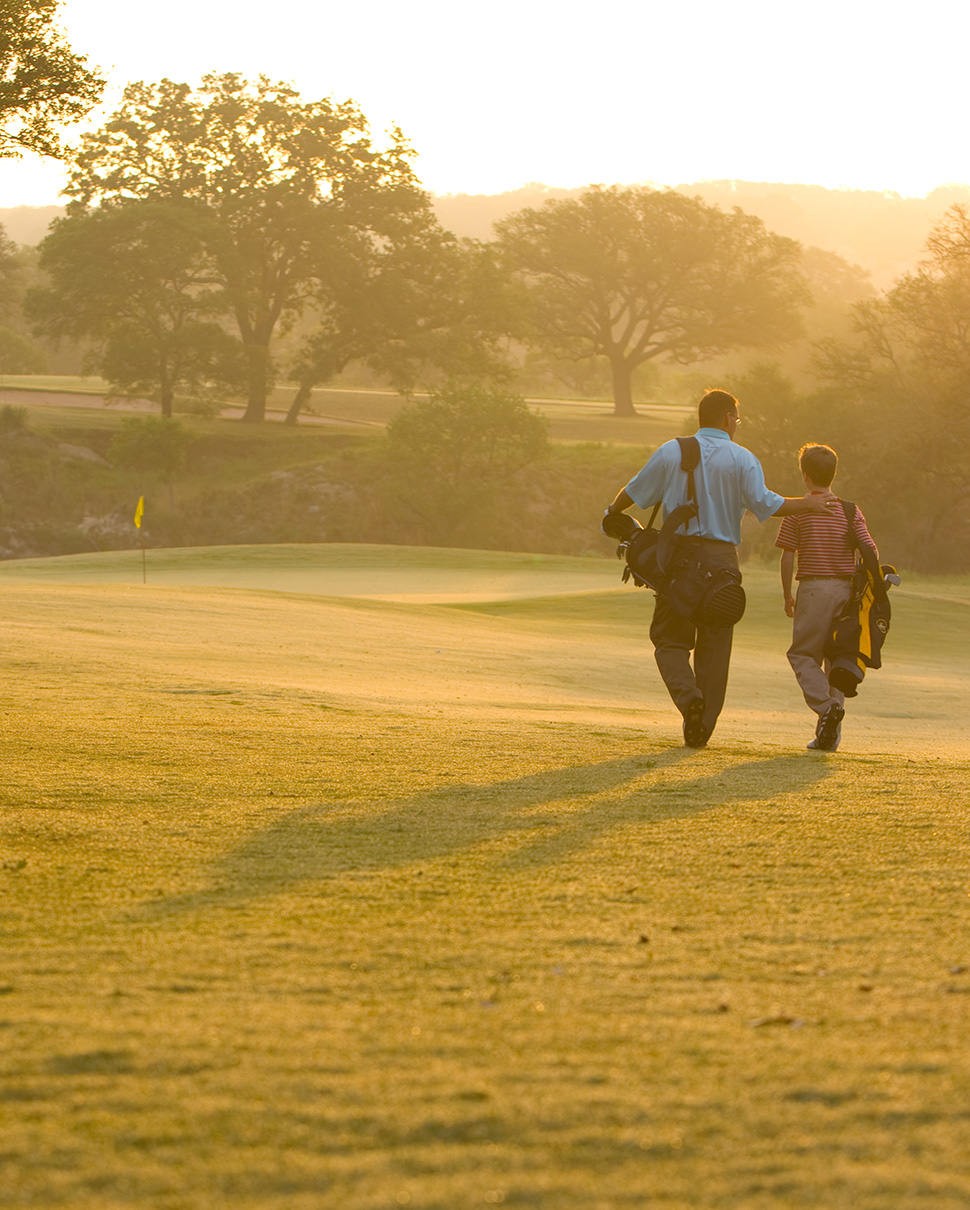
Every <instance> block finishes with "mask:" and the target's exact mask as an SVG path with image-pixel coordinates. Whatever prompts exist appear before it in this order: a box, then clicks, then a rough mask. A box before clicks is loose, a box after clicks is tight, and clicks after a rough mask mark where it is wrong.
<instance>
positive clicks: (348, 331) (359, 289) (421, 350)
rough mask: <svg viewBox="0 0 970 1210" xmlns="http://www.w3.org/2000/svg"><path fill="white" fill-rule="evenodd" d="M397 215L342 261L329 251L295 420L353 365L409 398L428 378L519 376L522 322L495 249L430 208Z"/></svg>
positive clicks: (297, 370)
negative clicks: (452, 228) (513, 362)
mask: <svg viewBox="0 0 970 1210" xmlns="http://www.w3.org/2000/svg"><path fill="white" fill-rule="evenodd" d="M422 196H423V195H422ZM393 217H394V222H393V223H392V224H390V225H387V224H385V225H382V227H380V228H375V230H374V231H373V232H372V233H365V232H362V231H358V238H357V240H356V242H355V243H354V244H351V243H350V242H349V241H346V242H345V243H344V245H343V250H344V255H342V256H341V255H340V249H338V248H334V249H332V250H330V249H326V250H323V249H321V250H322V251H324V256H323V257H322V258H321V262H322V263H320V265H319V267H318V268H317V271H316V274H315V296H316V316H317V322H316V325H315V326H314V327H313V328H312V329H311V331H310V333H309V334H308V336H307V337H306V338H305V340H304V342H303V344H302V346H301V347H300V350H299V352H298V354H297V358H296V361H295V364H294V367H293V371H294V376H295V377H296V379H297V382H298V383H299V386H298V389H297V392H296V395H295V397H294V399H293V404H292V406H291V408H290V412H289V415H288V416H287V421H288V422H290V423H295V421H296V418H297V416H298V414H299V412H300V410H301V408H302V407H303V406H304V404H305V403H306V401H307V400H308V399H309V397H310V394H311V392H312V390H313V388H314V387H316V386H319V385H320V384H321V383H324V382H326V381H327V380H328V379H329V378H331V377H333V376H334V375H335V374H337V373H339V371H340V370H342V369H343V368H344V366H346V365H347V364H348V362H350V361H355V360H361V361H364V362H366V363H367V364H369V365H370V366H371V367H372V368H373V369H375V370H376V371H377V372H378V373H380V374H381V375H382V376H383V377H384V378H385V379H386V380H387V381H389V382H390V383H391V384H392V385H393V386H395V387H396V388H397V389H398V390H400V391H401V392H402V393H404V394H410V393H411V392H412V391H414V389H415V388H416V386H417V384H418V382H419V380H420V378H421V377H422V375H431V376H432V377H433V376H434V375H435V374H436V373H439V374H441V375H443V377H444V378H445V379H459V378H460V379H462V380H486V379H489V380H493V381H497V380H500V379H507V378H508V377H510V376H511V369H510V367H509V365H508V361H507V357H506V355H505V351H504V348H503V340H504V337H505V335H506V333H507V332H508V331H509V330H510V329H511V328H512V327H514V322H515V321H514V320H513V319H512V317H511V312H510V309H509V302H508V297H507V281H506V278H505V276H504V274H502V273H501V272H500V271H499V269H498V267H497V266H496V265H495V261H494V255H493V251H492V249H491V248H489V247H488V246H486V245H482V244H478V243H476V242H474V241H472V240H462V241H459V240H457V239H455V237H454V236H452V235H451V234H450V233H448V232H446V231H443V230H442V229H441V228H440V226H439V225H438V223H437V220H436V219H435V217H434V214H433V211H432V210H431V205H430V201H428V200H425V202H424V204H423V205H421V206H420V207H415V208H414V209H413V211H412V212H411V213H410V214H408V215H402V214H401V213H400V212H398V213H397V214H396V215H394V216H393ZM328 253H329V255H328ZM347 253H350V255H348V254H347Z"/></svg>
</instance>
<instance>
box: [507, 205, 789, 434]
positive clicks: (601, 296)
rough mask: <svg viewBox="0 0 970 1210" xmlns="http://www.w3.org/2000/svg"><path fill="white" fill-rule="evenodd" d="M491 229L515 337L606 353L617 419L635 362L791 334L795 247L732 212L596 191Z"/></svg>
mask: <svg viewBox="0 0 970 1210" xmlns="http://www.w3.org/2000/svg"><path fill="white" fill-rule="evenodd" d="M496 230H497V231H498V235H499V242H500V244H501V246H502V248H503V249H504V251H505V254H506V256H507V257H508V260H509V263H510V265H511V266H512V267H513V268H514V270H516V271H517V272H518V274H519V275H520V277H521V280H522V282H523V283H524V286H525V290H526V294H527V298H528V301H529V305H530V306H529V309H530V321H531V329H527V330H526V333H525V334H526V335H527V337H528V338H529V339H530V340H531V341H532V342H534V343H536V344H539V345H542V346H544V347H546V348H548V349H549V350H550V351H552V352H553V353H555V354H556V355H558V356H561V357H573V358H576V359H579V360H583V359H588V358H597V357H601V358H605V359H607V361H608V362H609V364H610V368H611V372H612V379H613V395H614V406H615V411H616V413H617V414H618V415H632V414H635V409H634V407H633V399H632V389H631V375H632V373H633V371H634V369H636V367H637V366H639V365H641V364H643V363H644V362H645V361H648V360H650V359H652V358H659V357H664V358H668V359H670V360H673V361H677V362H681V363H685V364H686V363H689V362H691V361H695V360H700V359H702V358H705V357H710V356H712V355H714V354H717V353H725V352H728V351H730V350H732V349H738V348H744V347H759V346H766V345H771V344H772V343H774V342H779V341H783V340H787V339H791V338H792V337H793V336H795V335H797V333H798V331H799V316H798V311H799V307H800V306H801V305H802V304H803V303H804V302H805V301H806V300H807V297H808V296H807V291H806V285H805V281H804V278H803V277H802V275H801V273H800V271H799V255H800V248H799V245H798V244H797V243H796V242H795V241H794V240H790V239H784V238H783V237H781V236H778V235H772V234H771V233H769V232H768V231H766V230H765V227H764V224H763V223H762V222H761V220H760V219H757V218H754V217H752V216H751V215H747V214H744V213H742V212H741V211H740V210H734V211H732V212H731V213H725V212H724V211H722V210H719V209H718V208H717V207H716V206H708V205H705V203H703V202H702V201H700V200H699V199H698V198H689V197H684V196H683V195H681V194H678V193H674V192H671V191H667V192H660V191H657V190H653V189H648V188H630V189H621V188H619V187H614V188H611V189H600V188H595V189H591V190H589V191H588V192H587V193H585V194H583V195H582V196H581V197H580V198H578V199H573V198H568V199H562V200H552V201H547V202H546V203H545V204H544V205H543V206H542V207H540V208H538V209H526V210H523V211H521V212H519V213H518V214H514V215H511V216H510V217H508V218H506V219H504V220H502V221H501V222H500V223H498V224H496Z"/></svg>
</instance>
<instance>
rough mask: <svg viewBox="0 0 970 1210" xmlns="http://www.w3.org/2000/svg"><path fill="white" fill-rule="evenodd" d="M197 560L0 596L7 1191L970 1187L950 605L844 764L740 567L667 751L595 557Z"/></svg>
mask: <svg viewBox="0 0 970 1210" xmlns="http://www.w3.org/2000/svg"><path fill="white" fill-rule="evenodd" d="M290 553H294V554H295V553H296V552H290ZM304 553H306V552H304ZM284 554H285V552H284ZM341 554H342V555H344V556H346V559H347V562H348V565H349V564H352V563H353V560H354V558H357V559H363V558H365V557H366V554H365V553H362V552H353V551H352V550H351V549H349V548H343V549H342V550H340V551H337V552H330V555H331V558H332V559H333V561H334V565H335V566H336V564H337V563H338V562H339V559H338V558H337V556H338V555H341ZM193 557H194V571H195V573H196V575H195V579H194V582H190V581H192V565H193V564H192V560H191V559H190V557H189V556H187V555H186V556H184V570H183V579H184V580H185V581H186V583H185V585H184V586H178V585H176V584H174V583H171V582H170V583H167V584H161V583H157V584H156V583H152V582H149V584H148V585H147V586H143V585H141V584H140V583H137V582H136V583H130V584H124V583H97V582H93V581H90V580H89V581H88V582H86V583H72V582H70V581H71V577H72V575H73V572H71V568H70V567H69V566H68V561H66V560H65V561H59V562H57V563H55V564H53V566H54V567H55V568H62V569H63V570H64V571H66V572H68V573H70V574H68V575H66V576H65V578H64V580H63V582H60V583H59V582H57V580H56V579H54V578H51V575H50V573H49V574H48V578H47V580H46V582H40V580H39V579H38V580H37V582H30V581H28V580H25V579H19V580H18V579H15V578H13V577H11V576H9V575H5V576H4V577H3V583H2V588H0V612H2V625H0V645H2V659H3V667H4V670H5V675H4V679H3V682H2V685H0V701H2V708H3V715H4V724H5V726H4V746H5V760H4V773H3V778H2V782H0V802H2V804H3V812H2V815H0V821H2V831H0V892H2V901H0V911H2V926H3V927H2V959H3V960H2V967H0V1038H2V1041H3V1045H2V1049H0V1065H2V1070H3V1079H2V1083H0V1100H2V1101H3V1105H2V1108H0V1112H2V1114H3V1121H4V1131H3V1143H2V1148H0V1207H18V1208H19V1207H27V1206H43V1207H45V1208H58V1207H69V1208H71V1210H75V1208H80V1207H84V1208H85V1210H89V1208H90V1210H100V1208H102V1207H104V1208H109V1207H110V1208H120V1207H136V1206H137V1207H152V1208H156V1207H157V1208H165V1210H169V1208H171V1210H210V1208H211V1207H216V1206H218V1207H222V1206H232V1207H252V1208H253V1210H257V1208H258V1210H276V1208H283V1207H285V1208H286V1210H291V1208H292V1210H303V1208H306V1210H309V1208H311V1207H312V1208H314V1210H318V1208H320V1207H327V1208H330V1207H334V1208H335V1210H336V1208H339V1210H345V1208H347V1210H376V1208H385V1207H396V1206H401V1205H409V1206H412V1207H421V1208H422V1210H455V1208H458V1207H466V1206H467V1207H475V1206H488V1205H503V1206H517V1207H541V1208H542V1210H574V1208H576V1210H579V1208H581V1210H594V1208H600V1207H602V1208H606V1210H623V1208H626V1207H629V1208H630V1210H640V1208H642V1207H645V1206H650V1207H654V1206H656V1207H665V1208H678V1210H680V1208H687V1207H690V1208H691V1210H696V1208H700V1207H703V1208H707V1207H718V1208H721V1207H724V1208H737V1210H752V1208H754V1210H790V1208H792V1207H800V1206H804V1207H813V1208H818V1207H824V1208H825V1210H839V1208H842V1207H845V1208H849V1207H851V1208H852V1210H900V1208H903V1207H905V1210H923V1208H929V1207H932V1208H933V1210H944V1208H945V1210H951V1208H952V1210H957V1208H958V1207H959V1208H960V1210H963V1208H964V1207H965V1206H966V1205H967V1204H968V1202H970V1159H968V1158H967V1157H968V1156H970V1145H968V1144H970V1091H968V1089H970V1078H968V1077H970V1072H968V1070H967V1069H968V1067H970V1059H968V1057H967V1049H966V1028H967V1027H966V1021H967V1005H968V1003H970V1000H968V997H970V942H968V926H970V899H968V883H967V869H968V867H970V843H968V836H967V828H966V817H967V790H966V784H967V774H968V770H970V747H968V742H967V726H968V722H970V711H968V707H967V700H966V690H965V686H966V678H967V673H968V671H970V670H968V667H967V665H968V653H967V650H966V644H965V641H962V636H963V635H965V633H966V611H967V607H968V597H967V596H966V595H964V596H962V597H961V596H960V594H959V592H958V590H957V587H956V586H954V585H953V584H950V585H948V586H947V595H949V596H950V597H951V599H950V600H948V601H946V602H943V601H941V599H940V598H941V595H942V594H934V593H933V592H932V588H933V585H932V584H929V583H922V584H920V585H919V586H918V588H916V589H911V588H908V587H907V586H906V585H904V587H903V588H902V589H900V590H898V592H897V594H896V603H897V607H896V618H895V620H894V629H893V632H892V634H891V636H890V640H889V642H888V643H887V647H886V658H887V667H886V668H885V669H883V670H881V671H880V672H878V673H872V674H870V678H869V679H868V680H867V681H866V683H865V685H864V687H863V691H862V694H861V695H860V697H859V699H858V701H857V703H855V704H853V707H852V709H851V711H850V715H849V718H848V720H847V724H846V738H845V742H844V748H843V751H841V752H839V753H838V754H837V755H828V754H813V753H808V752H806V751H805V750H804V743H805V741H806V739H807V738H808V737H809V736H810V734H811V728H810V724H809V719H808V714H807V711H806V710H805V709H804V707H803V705H802V704H801V702H800V700H799V698H798V695H797V692H796V690H795V686H794V681H793V679H792V678H791V675H790V672H789V671H788V669H787V664H786V662H785V660H784V655H783V652H784V639H785V633H786V622H785V619H784V617H783V615H782V614H781V608H780V604H779V601H778V592H777V589H776V587H775V584H774V577H773V576H769V575H767V574H765V573H757V572H755V573H751V574H750V575H749V577H748V586H749V595H750V598H751V605H750V607H749V616H748V617H746V619H745V621H744V622H743V623H742V625H741V627H740V628H739V631H738V642H737V648H736V660H735V668H734V674H733V681H732V687H731V691H730V697H729V702H728V707H727V709H726V711H725V714H724V716H723V717H722V722H721V725H720V727H719V730H718V732H717V733H716V735H715V738H714V740H713V741H712V743H711V745H710V746H709V748H707V749H706V750H704V751H701V752H689V751H687V750H686V749H684V748H682V747H680V746H679V743H678V739H679V737H678V733H677V729H676V727H675V725H674V720H673V718H672V714H671V708H670V707H669V705H668V703H667V702H666V700H665V698H664V695H663V692H662V689H661V687H660V686H659V683H658V681H657V677H656V673H655V671H654V669H653V664H652V659H651V657H650V655H649V648H648V644H647V641H646V634H645V622H646V617H647V607H646V605H647V602H646V594H641V593H637V592H634V591H632V590H629V589H617V590H616V591H613V592H592V593H591V592H588V591H585V590H587V589H588V588H589V587H590V585H589V581H588V578H587V572H588V567H587V563H586V561H580V560H577V561H575V570H576V572H577V578H576V580H575V582H574V586H575V587H576V588H578V589H580V590H583V591H581V592H580V593H579V594H578V595H561V591H560V590H561V589H562V588H563V587H564V586H566V585H565V581H564V580H559V581H557V583H558V589H557V590H556V592H557V595H552V596H545V597H540V596H535V595H533V596H532V597H527V596H526V597H519V599H510V600H504V601H503V600H497V599H496V598H497V597H499V596H501V595H502V593H501V592H499V591H492V592H490V593H486V594H485V595H486V598H487V599H486V600H484V601H483V602H482V603H476V602H474V601H471V600H469V599H468V597H469V593H467V592H465V591H464V589H465V588H466V587H467V586H468V584H469V583H470V582H471V584H472V586H473V587H474V586H475V585H476V584H478V585H480V584H481V583H482V582H483V580H488V578H489V577H492V578H493V579H494V576H495V575H496V574H497V572H496V567H495V564H494V561H495V560H496V559H497V558H498V557H497V556H494V555H490V556H486V560H489V563H488V566H487V567H484V568H483V567H479V568H476V566H475V560H474V558H473V557H472V556H470V555H469V554H468V553H467V552H439V553H438V554H437V555H430V554H427V553H425V554H422V553H421V552H417V553H416V554H414V555H413V556H412V558H413V560H414V561H413V562H412V563H410V564H408V563H406V562H405V563H403V564H402V566H401V567H400V568H399V569H395V568H394V566H393V565H391V564H390V563H389V562H388V561H387V560H385V561H384V564H383V577H384V580H385V584H384V587H386V588H387V590H388V591H387V595H388V596H397V597H399V598H401V599H398V600H391V601H373V600H362V599H360V598H359V597H356V596H343V597H341V596H334V595H330V596H323V595H310V594H308V593H307V592H300V591H293V590H292V584H288V581H287V580H286V576H285V574H284V573H285V568H284V567H283V566H281V565H280V564H285V563H286V559H285V558H282V559H280V558H279V555H278V563H277V566H275V568H274V569H273V578H272V579H271V578H269V577H267V580H266V583H265V586H264V589H263V590H261V591H254V590H252V589H250V588H240V587H232V586H231V585H232V584H235V583H236V581H233V580H229V581H228V583H229V584H230V586H229V587H216V586H214V583H213V581H212V580H211V579H210V580H209V581H206V580H205V578H204V577H203V576H202V573H203V571H204V570H205V565H206V563H207V561H208V556H207V555H206V554H205V553H204V552H195V553H194V556H193ZM218 558H219V556H218V552H216V553H215V554H213V556H212V560H211V562H213V563H217V562H218ZM402 558H403V554H402ZM449 561H451V562H450V563H449ZM568 563H569V561H568V560H563V561H557V564H561V565H559V566H557V574H559V573H562V574H563V575H565V573H566V572H568V570H569V569H568V566H567V564H568ZM431 564H433V567H431V566H430V565H431ZM294 566H296V569H297V570H296V572H294V574H295V575H302V574H303V573H304V572H305V570H306V569H305V567H303V566H300V560H299V559H294ZM449 566H450V568H451V576H452V578H451V582H450V584H448V583H446V582H445V579H444V578H443V577H444V572H445V571H447V570H448V568H449ZM4 570H7V569H4ZM210 570H211V568H210ZM431 570H433V571H434V572H435V574H436V575H437V576H438V577H439V579H438V580H437V581H436V584H435V590H436V591H438V592H440V593H441V594H442V595H443V596H444V597H445V598H446V599H449V600H452V599H455V598H464V599H463V601H462V603H461V604H460V605H454V604H445V605H442V604H429V603H427V601H423V602H421V603H415V602H414V601H409V600H408V599H407V598H409V597H413V596H414V595H415V587H416V586H417V587H418V588H420V586H421V585H422V583H424V584H426V583H427V581H426V579H425V577H426V576H427V575H428V574H429V571H431ZM527 571H528V569H527V568H525V569H524V568H523V567H522V566H521V564H520V563H519V562H518V561H517V560H515V559H513V560H510V561H509V563H508V565H507V568H506V574H507V575H508V576H509V583H515V584H518V583H520V580H521V576H522V575H524V574H526V573H527ZM469 577H473V578H472V579H471V580H470V579H469ZM474 577H477V579H474ZM345 587H347V588H349V589H350V590H353V591H357V590H356V588H354V586H353V584H352V583H351V582H350V581H347V583H346V584H345ZM281 588H282V591H280V589H281ZM544 591H545V590H544ZM472 595H474V594H472ZM513 595H514V594H513ZM931 628H932V633H933V634H935V636H936V638H937V642H936V643H932V642H930V641H928V639H927V638H926V635H927V634H928V633H930V631H931Z"/></svg>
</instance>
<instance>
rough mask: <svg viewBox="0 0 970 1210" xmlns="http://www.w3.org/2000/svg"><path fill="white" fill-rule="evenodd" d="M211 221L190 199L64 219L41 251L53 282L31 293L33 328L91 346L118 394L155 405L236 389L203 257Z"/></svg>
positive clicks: (236, 371) (235, 369)
mask: <svg viewBox="0 0 970 1210" xmlns="http://www.w3.org/2000/svg"><path fill="white" fill-rule="evenodd" d="M207 230H208V226H207V223H206V221H205V216H204V215H202V214H200V212H199V210H198V208H197V207H196V206H195V205H194V204H193V203H191V202H186V201H179V200H175V201H154V200H148V201H138V200H134V201H122V202H115V203H113V204H106V205H104V206H101V207H99V208H97V209H94V210H80V211H77V212H75V213H73V214H70V215H68V216H67V217H66V218H63V219H59V220H58V221H57V222H55V223H54V225H53V228H52V230H51V232H50V234H49V235H48V236H47V238H46V239H45V240H44V242H43V243H42V244H41V247H40V263H41V267H42V269H43V270H44V271H45V273H46V275H47V281H48V284H47V285H46V286H44V287H41V288H37V289H34V290H32V291H31V292H30V294H29V295H28V313H29V314H30V316H31V317H32V318H33V321H34V324H35V330H36V331H38V332H39V333H42V334H43V335H46V336H49V337H53V338H54V339H55V340H57V339H62V338H69V339H73V340H78V341H82V340H85V339H90V340H93V347H92V349H91V352H90V353H89V355H88V358H87V365H88V368H89V369H93V370H96V371H98V372H99V373H100V374H102V375H103V377H104V378H106V379H107V381H108V382H109V383H110V384H111V386H112V389H113V390H114V391H116V392H117V393H118V394H132V395H134V394H146V395H149V396H150V397H153V398H156V399H157V400H158V401H159V403H160V405H161V410H162V415H163V416H171V414H172V406H173V400H174V397H175V393H176V391H177V390H183V391H186V390H188V391H199V390H201V389H203V388H204V387H205V386H206V385H207V384H210V383H219V384H225V383H238V382H239V381H241V376H242V365H241V360H242V359H241V355H240V349H239V343H238V341H235V340H233V339H232V337H231V336H230V335H229V333H228V332H226V331H225V329H224V327H223V326H222V323H221V322H220V320H221V311H222V296H221V294H220V293H219V291H218V290H217V289H216V288H215V287H214V285H213V276H212V268H211V266H210V264H209V260H208V257H207V255H206V252H205V239H206V233H207Z"/></svg>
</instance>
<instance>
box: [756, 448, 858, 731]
mask: <svg viewBox="0 0 970 1210" xmlns="http://www.w3.org/2000/svg"><path fill="white" fill-rule="evenodd" d="M798 465H799V468H800V470H801V472H802V478H803V479H804V480H805V487H806V489H807V491H808V492H809V493H811V494H814V493H816V492H817V493H822V492H826V493H827V492H829V491H830V490H831V486H832V481H833V479H834V478H835V472H836V470H837V469H838V465H839V459H838V456H837V454H836V453H835V450H833V449H831V448H830V447H829V446H827V445H815V444H810V445H803V446H802V448H801V449H800V450H799V452H798ZM853 532H854V536H855V540H856V541H857V542H858V543H859V544H860V545H861V546H870V547H871V548H872V550H873V552H874V553H875V555H876V557H877V558H878V556H879V552H878V551H877V550H876V544H875V542H873V540H872V538H871V537H870V536H869V531H868V529H867V528H866V521H865V517H863V515H862V513H861V511H860V510H859V509H856V514H855V517H854V519H853ZM775 545H776V546H779V547H781V550H782V555H781V587H782V591H783V592H784V594H785V613H787V614H788V616H789V617H790V618H793V619H794V622H793V624H792V644H791V647H789V649H788V662H789V663H790V664H791V666H792V670H793V671H794V673H795V679H796V680H797V681H798V684H799V687H800V688H801V691H802V693H803V694H804V697H805V701H806V702H807V703H808V705H809V707H810V709H812V710H814V711H815V713H816V714H817V715H818V723H817V725H816V728H815V738H814V739H813V740H812V742H811V743H810V744H809V745H808V747H809V748H815V749H820V750H821V751H823V752H834V751H835V750H836V749H837V748H838V746H839V741H840V740H841V738H842V719H843V717H844V715H845V695H844V694H843V693H842V692H840V690H838V689H833V688H832V686H831V685H829V678H828V668H827V664H826V661H825V655H824V651H825V640H826V639H827V638H828V635H829V632H830V631H831V629H832V623H833V622H834V621H835V618H836V616H837V615H838V613H839V610H840V609H841V608H842V606H843V605H844V604H845V603H846V601H847V600H848V599H849V595H850V592H851V590H852V577H853V574H854V572H855V551H854V549H853V547H852V546H851V545H850V542H849V523H848V521H847V519H846V516H845V513H844V512H843V510H842V509H841V508H837V509H835V510H834V511H832V512H829V513H816V512H805V513H798V514H795V515H793V516H789V517H785V518H784V520H783V521H782V523H781V525H780V526H779V529H778V538H777V539H776V541H775ZM796 553H797V555H798V571H797V573H796V577H795V578H796V579H797V580H798V599H797V600H796V599H795V598H794V597H793V596H792V571H793V569H794V567H795V555H796Z"/></svg>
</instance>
